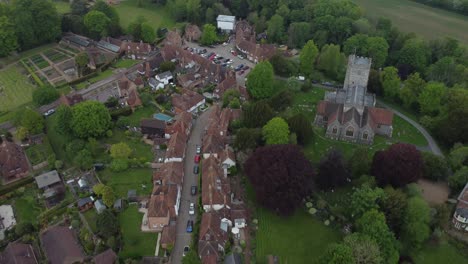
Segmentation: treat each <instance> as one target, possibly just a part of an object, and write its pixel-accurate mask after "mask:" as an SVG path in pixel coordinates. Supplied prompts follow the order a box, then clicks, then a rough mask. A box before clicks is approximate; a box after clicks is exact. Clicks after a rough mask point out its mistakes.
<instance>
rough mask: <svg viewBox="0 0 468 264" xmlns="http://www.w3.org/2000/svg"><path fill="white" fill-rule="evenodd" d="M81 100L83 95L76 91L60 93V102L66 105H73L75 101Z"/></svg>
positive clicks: (79, 101)
mask: <svg viewBox="0 0 468 264" xmlns="http://www.w3.org/2000/svg"><path fill="white" fill-rule="evenodd" d="M83 101H84V99H83V96H82V95H81V94H77V93H75V94H72V93H70V94H68V95H64V94H62V95H61V96H60V102H61V103H62V104H64V105H67V106H74V105H76V104H77V103H81V102H83Z"/></svg>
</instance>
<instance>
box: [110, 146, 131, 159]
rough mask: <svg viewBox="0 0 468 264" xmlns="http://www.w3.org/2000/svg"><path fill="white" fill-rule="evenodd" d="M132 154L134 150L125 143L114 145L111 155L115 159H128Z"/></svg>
mask: <svg viewBox="0 0 468 264" xmlns="http://www.w3.org/2000/svg"><path fill="white" fill-rule="evenodd" d="M131 154H132V149H131V148H130V147H129V146H128V145H127V144H126V143H124V142H120V143H117V144H113V145H112V146H111V149H110V155H111V157H112V158H114V159H127V158H128V157H129V156H130V155H131Z"/></svg>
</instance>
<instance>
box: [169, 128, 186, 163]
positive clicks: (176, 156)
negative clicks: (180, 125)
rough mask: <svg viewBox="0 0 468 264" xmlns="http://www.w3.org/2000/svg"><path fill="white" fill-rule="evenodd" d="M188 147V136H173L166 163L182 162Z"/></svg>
mask: <svg viewBox="0 0 468 264" xmlns="http://www.w3.org/2000/svg"><path fill="white" fill-rule="evenodd" d="M186 145H187V136H186V135H184V134H182V133H179V132H176V133H174V134H173V135H171V138H170V139H169V143H168V144H167V150H166V158H165V159H164V163H167V162H182V160H183V159H184V157H185V148H186Z"/></svg>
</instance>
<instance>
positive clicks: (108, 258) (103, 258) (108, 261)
mask: <svg viewBox="0 0 468 264" xmlns="http://www.w3.org/2000/svg"><path fill="white" fill-rule="evenodd" d="M93 261H94V263H95V264H115V263H118V258H117V254H115V252H114V251H113V250H112V249H111V248H109V249H108V250H106V251H104V252H102V253H100V254H98V255H96V256H94V258H93Z"/></svg>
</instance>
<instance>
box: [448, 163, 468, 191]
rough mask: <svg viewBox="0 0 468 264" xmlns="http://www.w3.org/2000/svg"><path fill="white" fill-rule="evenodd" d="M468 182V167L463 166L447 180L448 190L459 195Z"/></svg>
mask: <svg viewBox="0 0 468 264" xmlns="http://www.w3.org/2000/svg"><path fill="white" fill-rule="evenodd" d="M467 182H468V166H463V167H461V168H460V169H459V170H457V171H456V172H455V173H454V174H453V175H450V177H449V178H448V184H449V186H450V189H451V190H452V191H453V192H455V193H459V192H460V191H461V190H462V189H463V187H464V186H465V185H466V183H467Z"/></svg>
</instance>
